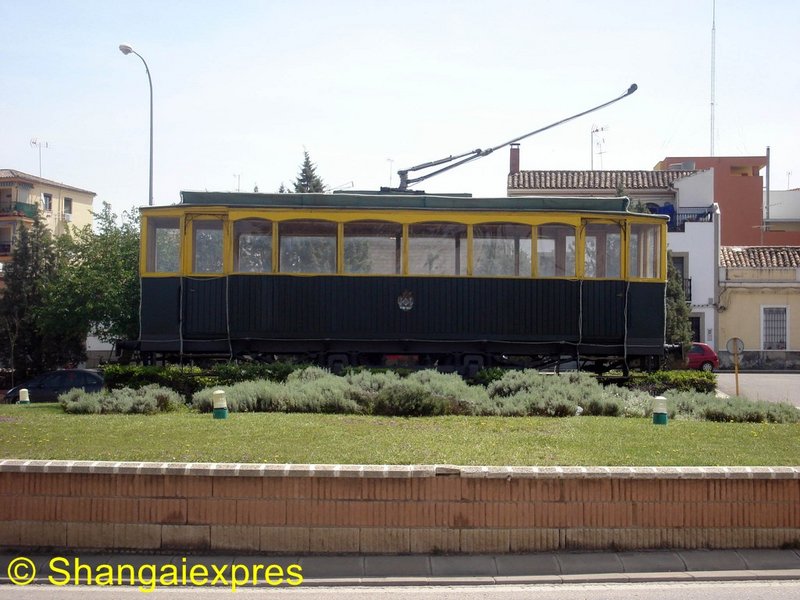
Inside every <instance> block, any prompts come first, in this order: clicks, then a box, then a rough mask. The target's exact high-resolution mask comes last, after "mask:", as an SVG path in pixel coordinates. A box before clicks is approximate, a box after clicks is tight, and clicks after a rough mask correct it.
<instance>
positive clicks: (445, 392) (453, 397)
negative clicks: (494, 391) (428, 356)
mask: <svg viewBox="0 0 800 600" xmlns="http://www.w3.org/2000/svg"><path fill="white" fill-rule="evenodd" d="M407 380H408V381H410V382H415V383H419V384H421V385H422V386H424V387H425V388H426V389H427V390H428V391H429V392H430V393H431V395H432V396H433V397H434V399H435V401H436V402H437V403H441V405H442V410H443V411H444V412H443V413H441V414H447V415H474V414H477V413H478V412H479V407H480V406H482V405H484V404H485V403H487V402H488V400H489V396H488V394H487V393H486V390H485V389H484V388H482V387H476V386H471V385H468V384H467V383H466V382H465V381H464V380H463V379H462V378H461V377H460V376H459V375H458V374H456V373H440V372H438V371H433V370H425V371H417V372H416V373H412V374H411V375H409V376H408V378H407Z"/></svg>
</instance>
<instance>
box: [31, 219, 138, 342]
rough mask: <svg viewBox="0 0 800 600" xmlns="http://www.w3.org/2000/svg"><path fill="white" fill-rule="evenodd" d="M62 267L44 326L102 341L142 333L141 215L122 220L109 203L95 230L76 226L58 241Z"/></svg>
mask: <svg viewBox="0 0 800 600" xmlns="http://www.w3.org/2000/svg"><path fill="white" fill-rule="evenodd" d="M56 249H57V253H58V269H57V272H56V273H55V275H54V277H52V278H51V279H50V282H49V285H48V286H47V287H46V290H45V291H46V298H47V304H46V306H45V307H44V308H43V309H42V310H41V311H40V317H41V321H42V325H43V326H46V327H48V328H52V329H54V330H58V329H62V330H63V331H64V334H65V335H67V334H68V335H76V336H82V339H84V340H85V339H86V336H87V335H88V334H93V335H97V336H98V337H99V338H100V339H101V340H104V341H114V340H118V339H136V338H138V336H139V219H138V214H137V213H123V215H122V220H121V222H118V219H117V215H116V214H114V212H113V211H112V210H111V205H110V204H108V203H103V208H102V210H101V211H100V212H99V213H96V214H95V215H94V229H92V227H91V226H88V225H87V226H86V227H83V228H81V229H77V228H73V230H72V231H71V232H69V233H68V234H65V235H63V236H60V237H59V238H58V239H57V240H56Z"/></svg>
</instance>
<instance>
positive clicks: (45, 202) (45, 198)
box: [42, 194, 72, 212]
mask: <svg viewBox="0 0 800 600" xmlns="http://www.w3.org/2000/svg"><path fill="white" fill-rule="evenodd" d="M42 209H43V210H44V211H46V212H50V211H51V210H53V194H42ZM70 210H72V208H71V207H70Z"/></svg>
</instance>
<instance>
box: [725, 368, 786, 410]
mask: <svg viewBox="0 0 800 600" xmlns="http://www.w3.org/2000/svg"><path fill="white" fill-rule="evenodd" d="M717 388H718V389H719V390H720V391H722V392H724V393H726V394H728V395H729V396H733V395H735V394H736V376H735V374H734V373H733V372H725V373H717ZM739 395H740V396H744V397H745V398H749V399H750V400H766V401H768V402H788V403H790V404H793V405H795V406H797V407H798V408H800V373H739Z"/></svg>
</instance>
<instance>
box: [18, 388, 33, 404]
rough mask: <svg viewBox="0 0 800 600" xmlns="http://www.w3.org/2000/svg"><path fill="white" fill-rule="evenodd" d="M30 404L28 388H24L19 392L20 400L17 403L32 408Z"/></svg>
mask: <svg viewBox="0 0 800 600" xmlns="http://www.w3.org/2000/svg"><path fill="white" fill-rule="evenodd" d="M30 403H31V397H30V395H29V394H28V388H22V389H21V390H20V391H19V400H18V401H17V404H24V405H25V406H30Z"/></svg>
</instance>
